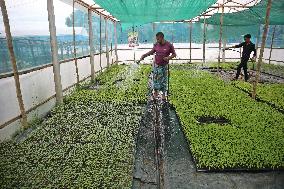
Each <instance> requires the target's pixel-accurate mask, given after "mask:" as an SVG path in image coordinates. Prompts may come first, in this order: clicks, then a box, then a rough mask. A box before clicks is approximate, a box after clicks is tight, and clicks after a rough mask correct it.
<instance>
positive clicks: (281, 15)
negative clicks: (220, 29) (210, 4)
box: [201, 0, 284, 26]
mask: <svg viewBox="0 0 284 189" xmlns="http://www.w3.org/2000/svg"><path fill="white" fill-rule="evenodd" d="M267 1H268V0H262V1H261V2H259V3H258V4H257V5H255V6H253V7H251V8H249V9H246V10H244V11H240V12H235V13H227V14H224V16H223V25H224V26H247V25H256V24H264V23H265V16H266V7H267ZM220 17H221V14H220V13H219V14H214V15H213V16H212V17H210V18H209V19H206V23H208V24H214V25H220ZM203 21H204V20H201V22H203ZM269 24H270V25H284V0H273V1H272V6H271V12H270V23H269Z"/></svg>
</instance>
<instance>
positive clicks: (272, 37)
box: [268, 25, 276, 64]
mask: <svg viewBox="0 0 284 189" xmlns="http://www.w3.org/2000/svg"><path fill="white" fill-rule="evenodd" d="M275 30H276V25H275V26H274V27H273V33H272V36H271V45H270V52H269V58H268V63H269V64H270V62H271V55H272V48H273V43H274V37H275Z"/></svg>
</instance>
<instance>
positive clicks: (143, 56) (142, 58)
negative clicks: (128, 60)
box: [139, 54, 145, 62]
mask: <svg viewBox="0 0 284 189" xmlns="http://www.w3.org/2000/svg"><path fill="white" fill-rule="evenodd" d="M144 58H145V54H143V55H142V56H141V58H140V60H139V62H140V61H142V60H144Z"/></svg>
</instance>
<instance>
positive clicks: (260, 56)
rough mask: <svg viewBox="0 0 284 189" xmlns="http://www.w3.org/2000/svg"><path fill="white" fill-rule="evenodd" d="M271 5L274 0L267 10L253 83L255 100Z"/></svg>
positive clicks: (269, 0)
mask: <svg viewBox="0 0 284 189" xmlns="http://www.w3.org/2000/svg"><path fill="white" fill-rule="evenodd" d="M271 4H272V0H268V2H267V8H266V16H265V25H264V31H263V34H262V41H261V47H260V53H259V57H258V62H257V68H256V69H257V70H256V76H255V82H254V83H253V91H252V98H253V99H255V97H256V88H257V84H258V81H259V77H260V67H261V63H262V58H263V52H264V47H265V41H266V36H267V31H268V25H269V17H270V10H271Z"/></svg>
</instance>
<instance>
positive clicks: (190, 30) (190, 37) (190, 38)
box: [189, 21, 192, 63]
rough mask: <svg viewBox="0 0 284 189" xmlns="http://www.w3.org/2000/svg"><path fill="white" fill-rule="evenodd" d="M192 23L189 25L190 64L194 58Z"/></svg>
mask: <svg viewBox="0 0 284 189" xmlns="http://www.w3.org/2000/svg"><path fill="white" fill-rule="evenodd" d="M191 50H192V21H190V23H189V62H190V63H191V57H192V52H191Z"/></svg>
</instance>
